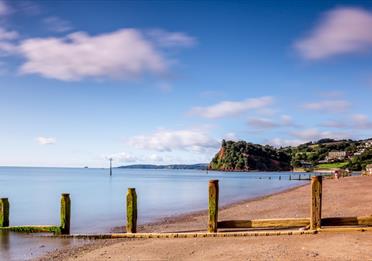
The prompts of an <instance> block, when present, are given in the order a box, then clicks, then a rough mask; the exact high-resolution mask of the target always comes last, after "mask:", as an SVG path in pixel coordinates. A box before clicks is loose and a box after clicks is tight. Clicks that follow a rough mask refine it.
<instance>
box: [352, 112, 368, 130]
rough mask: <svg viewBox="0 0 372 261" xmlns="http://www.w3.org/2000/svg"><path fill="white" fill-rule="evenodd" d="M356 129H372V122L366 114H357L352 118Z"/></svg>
mask: <svg viewBox="0 0 372 261" xmlns="http://www.w3.org/2000/svg"><path fill="white" fill-rule="evenodd" d="M351 119H352V121H353V123H354V125H353V126H354V127H356V128H359V129H371V128H372V121H370V120H369V118H368V116H367V115H364V114H355V115H353V116H352V117H351Z"/></svg>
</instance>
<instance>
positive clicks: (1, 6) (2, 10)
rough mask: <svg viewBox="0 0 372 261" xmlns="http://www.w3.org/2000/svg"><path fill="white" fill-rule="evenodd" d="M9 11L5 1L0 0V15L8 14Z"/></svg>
mask: <svg viewBox="0 0 372 261" xmlns="http://www.w3.org/2000/svg"><path fill="white" fill-rule="evenodd" d="M10 12H11V9H10V7H9V6H8V5H7V4H6V2H5V1H3V0H0V17H1V16H4V15H8V14H9V13H10Z"/></svg>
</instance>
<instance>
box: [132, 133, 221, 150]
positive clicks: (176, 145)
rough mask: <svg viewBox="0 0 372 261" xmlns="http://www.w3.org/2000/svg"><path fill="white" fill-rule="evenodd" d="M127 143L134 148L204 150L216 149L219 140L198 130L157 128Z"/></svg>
mask: <svg viewBox="0 0 372 261" xmlns="http://www.w3.org/2000/svg"><path fill="white" fill-rule="evenodd" d="M128 143H129V144H130V145H132V146H134V147H135V148H139V149H148V150H156V151H173V150H185V151H196V152H200V151H205V150H207V149H216V148H218V146H219V142H218V141H217V140H215V139H213V138H211V137H209V136H208V134H207V133H205V132H203V131H199V130H158V131H156V132H155V133H153V134H150V135H138V136H135V137H132V138H131V139H129V141H128Z"/></svg>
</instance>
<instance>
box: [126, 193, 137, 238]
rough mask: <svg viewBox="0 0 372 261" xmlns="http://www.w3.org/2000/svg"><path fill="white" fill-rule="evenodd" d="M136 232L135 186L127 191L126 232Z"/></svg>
mask: <svg viewBox="0 0 372 261" xmlns="http://www.w3.org/2000/svg"><path fill="white" fill-rule="evenodd" d="M136 232H137V194H136V189H135V188H128V192H127V233H136Z"/></svg>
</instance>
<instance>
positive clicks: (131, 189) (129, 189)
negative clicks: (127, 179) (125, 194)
mask: <svg viewBox="0 0 372 261" xmlns="http://www.w3.org/2000/svg"><path fill="white" fill-rule="evenodd" d="M135 190H136V188H128V191H135Z"/></svg>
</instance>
